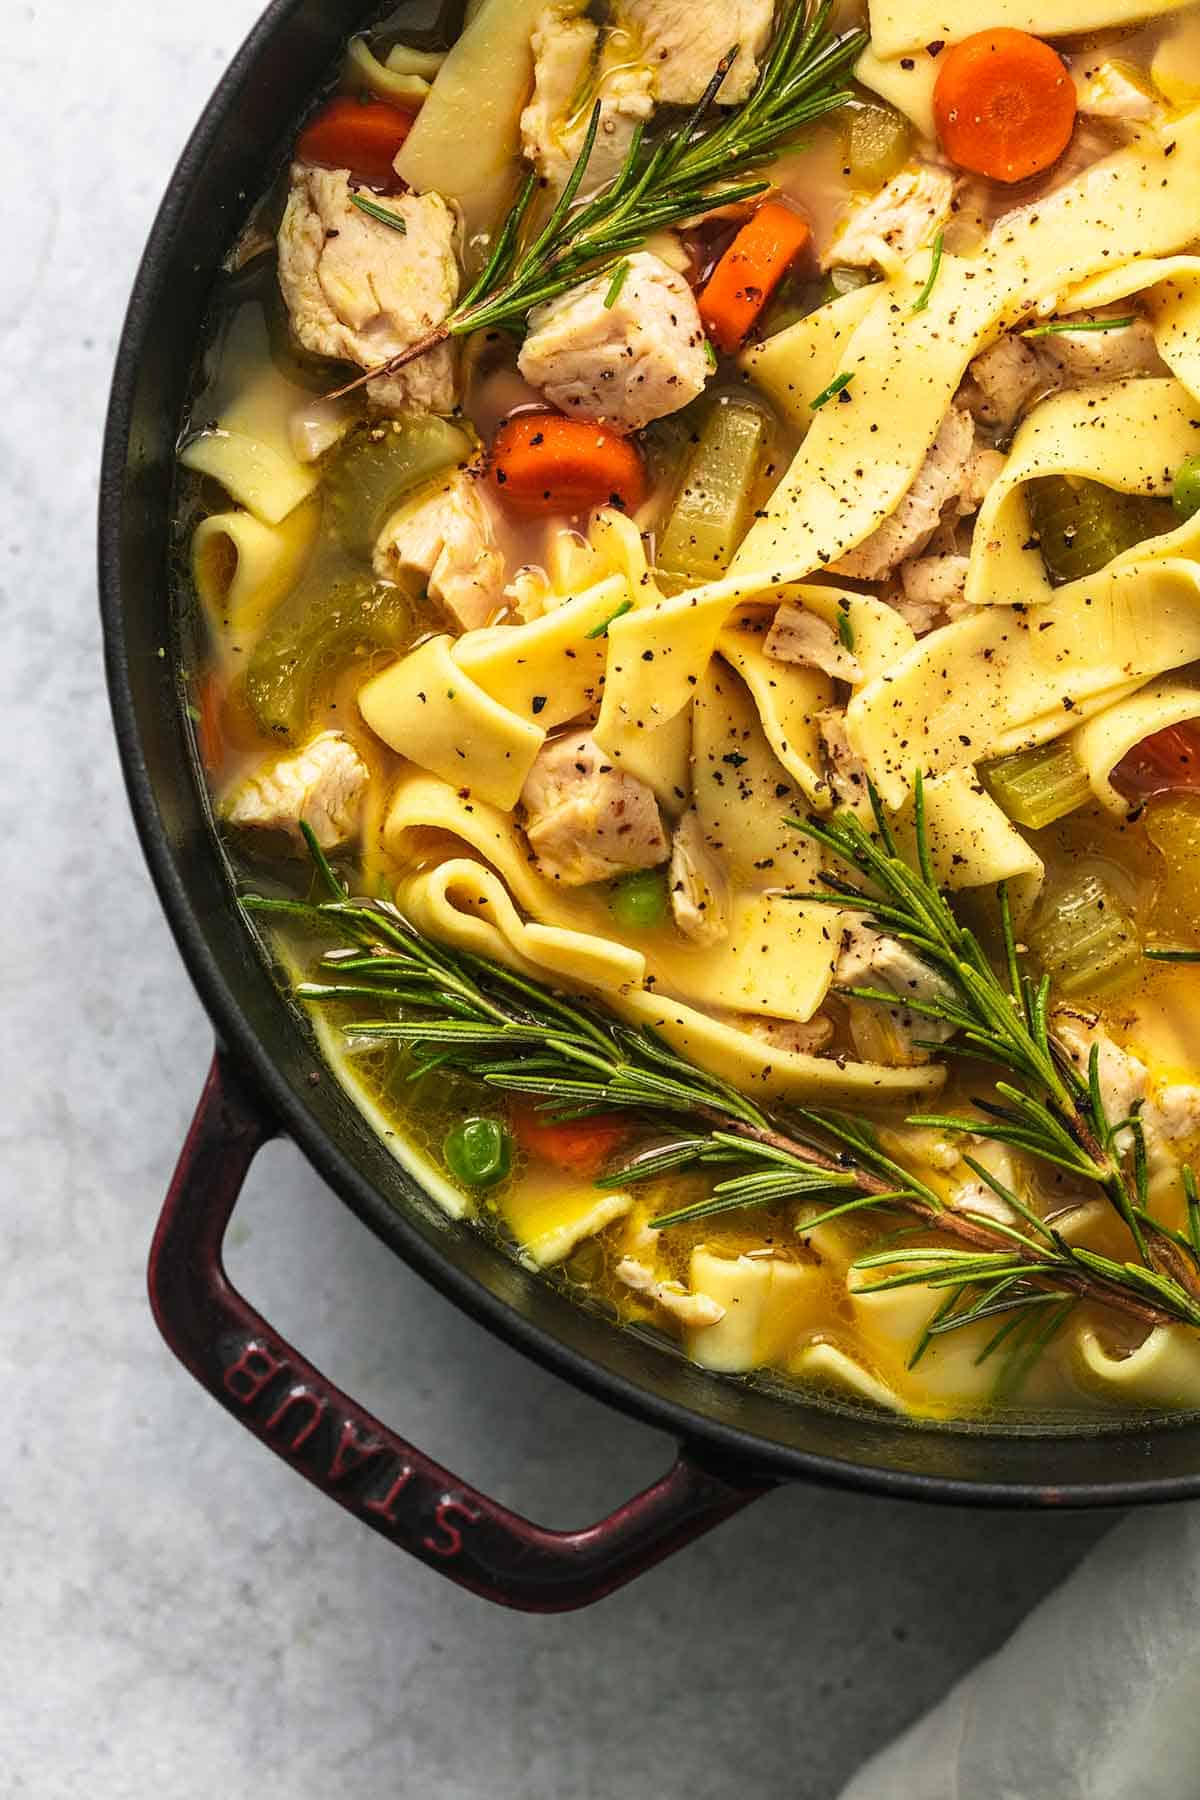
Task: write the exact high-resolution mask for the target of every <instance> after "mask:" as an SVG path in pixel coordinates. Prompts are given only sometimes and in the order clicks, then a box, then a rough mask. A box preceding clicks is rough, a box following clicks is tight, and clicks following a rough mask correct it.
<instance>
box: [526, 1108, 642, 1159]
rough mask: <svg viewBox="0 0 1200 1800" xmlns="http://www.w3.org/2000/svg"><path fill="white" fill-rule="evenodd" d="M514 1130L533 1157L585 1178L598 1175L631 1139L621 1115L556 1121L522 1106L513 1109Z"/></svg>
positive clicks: (611, 1114) (605, 1114)
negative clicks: (622, 1145)
mask: <svg viewBox="0 0 1200 1800" xmlns="http://www.w3.org/2000/svg"><path fill="white" fill-rule="evenodd" d="M512 1128H513V1135H514V1136H515V1137H516V1140H517V1142H518V1143H519V1144H520V1145H521V1146H522V1148H523V1149H525V1150H528V1151H529V1153H530V1155H531V1156H538V1157H540V1158H541V1159H542V1161H543V1162H549V1163H553V1164H554V1166H555V1167H556V1168H558V1169H566V1170H567V1171H568V1172H569V1173H570V1174H572V1175H582V1176H592V1175H598V1174H599V1173H600V1170H601V1169H602V1168H603V1167H604V1165H605V1163H607V1162H610V1161H611V1160H612V1157H613V1155H614V1153H615V1152H616V1150H617V1149H618V1148H619V1147H620V1145H621V1144H623V1143H624V1141H625V1139H626V1138H627V1137H628V1136H629V1120H628V1119H627V1118H624V1117H623V1116H622V1115H621V1114H620V1113H597V1114H596V1115H595V1117H594V1118H590V1119H563V1120H555V1119H548V1118H547V1117H546V1116H545V1114H544V1113H539V1112H537V1111H536V1110H535V1108H534V1107H532V1106H522V1105H520V1104H517V1105H515V1106H514V1107H513V1110H512Z"/></svg>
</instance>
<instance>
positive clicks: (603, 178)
mask: <svg viewBox="0 0 1200 1800" xmlns="http://www.w3.org/2000/svg"><path fill="white" fill-rule="evenodd" d="M618 35H619V36H621V35H623V34H618ZM599 39H600V32H599V28H598V27H597V26H595V25H593V24H592V22H591V20H590V19H585V18H581V17H580V16H579V15H578V13H573V12H571V11H569V10H568V9H567V8H566V7H564V6H548V7H547V8H546V10H545V12H543V13H542V14H541V16H540V17H539V19H538V21H537V24H536V25H535V26H534V30H533V38H532V44H533V57H534V65H533V96H532V98H531V99H530V102H529V104H528V106H527V107H526V108H525V111H524V112H523V113H522V114H521V144H522V148H523V149H524V152H525V155H526V157H527V159H528V160H529V162H531V163H532V164H533V166H534V168H535V169H536V170H537V172H538V174H539V175H540V176H541V177H542V179H543V180H544V181H545V182H546V183H547V184H548V185H549V186H550V187H552V188H553V189H555V190H556V191H557V190H559V189H561V188H563V187H564V186H565V185H566V181H567V177H568V175H569V174H570V173H571V170H572V169H573V168H574V166H575V163H576V161H577V160H578V157H579V153H580V151H581V150H582V149H583V143H584V139H585V137H586V136H587V131H588V124H589V120H590V117H591V109H592V106H593V105H594V104H595V102H596V101H597V100H599V102H600V121H599V125H598V127H597V130H596V141H595V143H594V145H593V146H592V153H591V156H590V157H589V158H588V164H587V171H586V173H585V175H584V178H583V181H582V183H581V185H580V187H579V190H578V193H579V198H580V199H581V200H586V199H588V198H589V197H590V196H591V195H592V194H594V193H596V191H597V190H598V189H599V188H601V187H603V186H604V184H605V182H607V181H611V179H612V178H613V176H614V175H616V174H617V172H618V171H619V169H620V168H621V165H622V163H623V162H624V161H625V157H626V155H627V153H628V150H629V146H630V144H631V143H632V141H633V134H634V131H635V129H636V127H637V125H638V124H639V123H641V122H644V121H645V120H646V119H648V118H649V117H650V114H651V113H652V112H653V110H654V101H653V99H652V98H651V93H650V86H651V72H650V69H649V68H648V67H647V66H646V65H645V64H637V63H635V64H632V65H631V64H629V62H628V61H627V59H626V58H624V57H622V56H621V53H620V49H619V48H618V46H617V45H616V44H614V43H613V42H612V40H611V39H610V40H608V44H607V45H606V49H605V52H602V53H600V54H599V55H598V47H599ZM614 52H615V54H614ZM606 65H607V66H606ZM584 94H586V95H587V96H588V104H587V105H583V104H581V95H584Z"/></svg>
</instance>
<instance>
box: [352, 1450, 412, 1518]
mask: <svg viewBox="0 0 1200 1800" xmlns="http://www.w3.org/2000/svg"><path fill="white" fill-rule="evenodd" d="M412 1478H413V1469H412V1464H411V1463H401V1464H400V1467H399V1469H398V1470H397V1472H396V1475H395V1477H394V1478H393V1481H392V1485H391V1487H390V1488H389V1489H388V1491H387V1493H386V1494H383V1495H381V1496H380V1498H379V1499H378V1500H364V1501H363V1506H364V1508H365V1510H366V1511H367V1512H373V1513H378V1514H379V1516H380V1518H381V1519H386V1520H387V1522H388V1524H389V1525H395V1524H396V1523H397V1517H396V1502H397V1500H398V1499H399V1498H400V1496H401V1494H402V1493H403V1492H404V1490H405V1488H406V1487H407V1486H408V1484H409V1482H410V1481H411V1480H412Z"/></svg>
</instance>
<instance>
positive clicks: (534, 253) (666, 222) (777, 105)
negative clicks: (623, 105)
mask: <svg viewBox="0 0 1200 1800" xmlns="http://www.w3.org/2000/svg"><path fill="white" fill-rule="evenodd" d="M832 5H833V0H790V3H789V4H787V5H786V6H784V7H783V8H782V9H781V19H780V24H779V27H778V30H777V31H776V33H775V39H774V42H773V44H772V47H771V51H770V54H769V55H768V57H767V59H766V62H765V63H764V65H763V68H762V71H761V73H760V75H759V78H758V81H757V82H756V84H755V86H754V89H753V91H752V92H751V94H750V96H749V98H748V99H747V100H745V101H744V102H743V104H742V105H740V106H736V107H731V108H730V109H729V110H728V111H726V112H714V111H713V107H714V103H715V101H716V99H717V96H718V93H719V91H720V87H721V84H722V82H723V81H724V79H725V77H726V75H728V73H729V71H730V69H731V68H732V67H733V64H734V62H735V60H736V58H737V46H736V45H735V46H734V47H733V48H732V49H730V50H729V51H728V52H727V53H726V55H725V56H723V57H722V58H721V61H720V63H719V64H718V65H717V68H716V71H715V72H714V74H713V78H712V80H711V81H710V82H709V84H708V86H707V88H706V89H705V91H704V93H703V95H702V96H701V98H700V100H699V101H698V102H697V104H696V106H695V107H694V108H693V109H692V111H691V112H690V114H689V115H688V117H687V118H686V119H685V120H684V122H683V123H682V125H681V126H680V127H679V129H678V130H672V131H669V132H665V133H664V134H663V135H662V136H661V137H660V138H658V139H657V140H655V141H653V142H652V143H651V144H647V143H646V142H645V138H644V130H643V127H642V125H641V124H638V125H637V127H636V128H635V130H634V134H633V140H632V142H631V143H630V146H629V151H628V154H627V155H626V158H625V161H624V163H623V164H622V166H621V169H620V171H619V173H618V174H617V175H616V176H615V177H614V178H613V179H612V180H611V181H608V182H606V183H605V184H604V186H603V187H602V188H601V189H600V190H599V192H598V193H596V194H595V195H594V196H593V197H592V198H591V199H590V200H587V201H584V202H583V203H582V205H580V206H576V205H575V196H576V194H577V193H578V191H579V187H580V184H581V182H582V180H583V177H584V174H585V172H586V170H587V166H588V163H589V161H590V159H591V154H592V150H593V147H594V145H595V142H596V135H597V132H598V130H599V127H600V102H599V101H597V102H596V104H595V106H594V107H593V108H592V115H591V119H590V121H589V124H588V129H587V135H586V136H585V138H584V142H583V147H582V149H581V150H580V152H579V156H578V158H577V160H576V162H575V166H574V167H573V169H572V170H571V173H570V176H569V177H568V179H567V183H566V186H565V187H564V188H563V191H562V193H561V195H560V196H559V198H558V202H557V204H556V205H555V207H554V209H553V211H552V212H551V214H550V216H549V218H548V219H547V220H546V223H545V224H544V225H543V226H542V227H541V229H540V230H538V231H536V232H535V233H534V235H533V237H532V239H531V240H529V241H528V242H524V243H523V242H522V231H523V228H524V226H525V224H526V222H527V219H528V216H529V213H530V209H531V207H532V204H533V201H534V198H535V196H536V195H537V194H538V193H539V192H540V190H541V181H540V179H539V177H538V175H537V173H536V171H534V170H532V169H531V170H530V171H529V173H528V174H527V175H526V177H525V179H524V181H523V183H522V186H521V190H520V193H519V195H518V196H517V200H516V202H515V204H514V205H513V207H512V209H511V211H510V212H509V215H508V217H507V219H506V221H505V223H504V227H503V230H502V231H501V232H500V235H499V236H498V238H497V240H496V243H495V245H494V247H493V249H492V253H491V255H490V257H489V258H488V261H487V263H486V265H485V266H484V268H483V269H482V270H481V271H480V274H479V275H478V277H477V278H476V280H475V281H474V282H473V283H472V284H471V286H470V287H469V288H468V289H467V292H466V293H465V294H464V295H463V296H462V298H461V300H460V301H459V302H458V305H457V306H456V307H454V309H453V310H452V311H451V312H450V313H449V314H448V315H447V317H446V318H445V319H443V320H442V322H441V324H439V325H437V326H435V328H434V329H433V330H432V331H431V332H429V333H428V334H427V335H426V336H425V337H423V338H421V339H419V341H418V342H417V343H415V344H410V345H409V347H408V348H407V349H406V350H402V351H401V352H400V353H399V355H397V356H393V357H391V358H390V359H389V360H388V361H387V362H385V363H380V364H379V366H378V367H377V368H374V369H368V370H367V371H366V372H365V373H364V374H362V375H359V376H357V377H356V378H355V379H354V380H353V381H351V382H347V383H346V385H345V386H344V387H341V388H338V389H337V394H344V393H348V392H349V391H350V390H351V389H352V388H356V387H360V386H361V385H362V384H363V383H364V382H367V381H373V380H374V379H376V377H382V376H386V375H391V374H394V373H395V371H396V370H397V369H401V368H403V367H404V365H405V364H406V363H409V362H412V361H413V360H414V359H415V358H416V357H418V356H423V355H424V354H425V352H426V351H427V350H431V349H433V347H434V346H435V345H436V344H440V343H443V342H444V341H445V340H446V338H448V337H458V336H460V335H462V334H463V333H464V332H469V331H478V330H482V329H486V328H490V327H493V326H504V325H513V324H516V325H521V324H523V322H524V319H525V316H526V314H527V313H528V312H529V311H530V310H531V308H533V307H535V306H539V305H541V303H542V302H543V301H546V300H552V299H554V298H555V297H556V296H557V295H559V294H563V293H565V292H566V291H567V289H568V288H571V287H574V286H575V284H576V283H577V282H579V281H581V280H583V279H585V278H587V277H589V276H596V275H602V274H605V273H607V272H608V271H609V270H610V269H612V268H614V267H615V265H616V264H617V263H618V262H620V261H621V259H622V258H623V257H626V256H627V255H628V253H629V252H630V251H631V250H636V249H637V248H638V247H639V246H640V245H641V244H643V243H644V242H645V240H646V238H647V237H649V236H650V234H651V233H652V232H655V231H661V230H664V229H665V228H666V227H668V226H670V225H677V224H680V223H681V222H683V221H684V220H689V219H697V218H701V217H702V216H703V215H704V214H705V213H709V212H713V211H715V210H716V209H717V208H718V207H722V206H734V205H738V204H740V203H742V202H743V201H746V200H753V199H756V198H757V197H758V195H760V194H762V193H765V192H766V190H767V188H768V186H769V183H767V182H765V181H762V180H749V181H746V180H741V179H740V178H741V177H743V176H746V175H750V174H752V172H753V171H755V170H757V169H760V168H762V167H763V165H764V164H765V163H768V162H770V161H772V159H773V158H774V157H776V156H778V155H779V154H780V152H781V151H783V150H785V149H786V148H787V147H788V146H789V145H791V144H793V143H794V142H795V140H796V138H797V136H798V135H799V133H800V132H801V131H803V130H804V128H805V127H806V126H808V125H811V124H812V123H813V121H814V120H816V119H820V118H823V117H824V115H825V114H826V113H829V112H833V111H835V110H836V109H837V108H838V107H840V106H844V105H845V104H846V102H847V101H848V100H850V99H851V98H852V97H853V96H852V93H851V90H850V89H849V88H848V87H846V86H844V85H843V84H844V82H845V81H846V79H847V77H848V75H849V72H850V70H851V68H852V66H853V64H854V63H855V62H856V61H857V59H858V57H859V55H860V54H861V52H862V50H863V49H864V47H865V45H866V43H867V34H866V33H865V32H863V31H850V32H845V33H843V34H842V35H840V36H838V35H835V34H834V33H833V32H831V31H830V29H829V18H830V14H831V11H832ZM610 292H611V290H610Z"/></svg>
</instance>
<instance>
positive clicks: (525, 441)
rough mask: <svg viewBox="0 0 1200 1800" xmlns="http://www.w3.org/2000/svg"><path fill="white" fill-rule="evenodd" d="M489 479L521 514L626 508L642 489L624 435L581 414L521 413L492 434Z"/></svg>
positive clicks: (642, 476) (638, 462)
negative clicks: (570, 416) (577, 416)
mask: <svg viewBox="0 0 1200 1800" xmlns="http://www.w3.org/2000/svg"><path fill="white" fill-rule="evenodd" d="M490 461H491V472H492V479H493V481H494V482H495V483H496V486H497V487H498V488H499V490H500V494H501V497H502V499H503V500H504V503H505V505H506V506H508V507H510V508H511V509H512V511H513V512H517V513H523V514H524V515H525V516H526V517H539V516H542V515H545V514H546V513H559V512H563V513H579V512H587V511H590V510H591V508H592V507H593V506H620V507H623V508H624V509H625V511H626V512H632V511H633V509H634V508H635V507H637V506H639V505H640V504H641V502H642V499H643V498H644V496H645V492H646V470H645V467H644V465H643V463H642V459H641V456H640V455H639V454H638V451H637V449H636V447H635V446H634V445H633V444H631V443H630V441H629V439H628V438H625V437H621V436H620V435H619V434H618V433H617V432H615V431H610V430H609V429H608V427H607V426H606V425H597V424H595V423H594V422H591V421H589V420H586V419H564V418H563V417H562V416H561V414H559V413H550V412H524V413H516V414H515V415H514V416H513V417H512V418H511V419H506V420H505V422H504V424H503V425H501V427H500V429H499V431H498V432H497V433H496V435H495V437H494V438H493V439H492V452H491V459H490Z"/></svg>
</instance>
